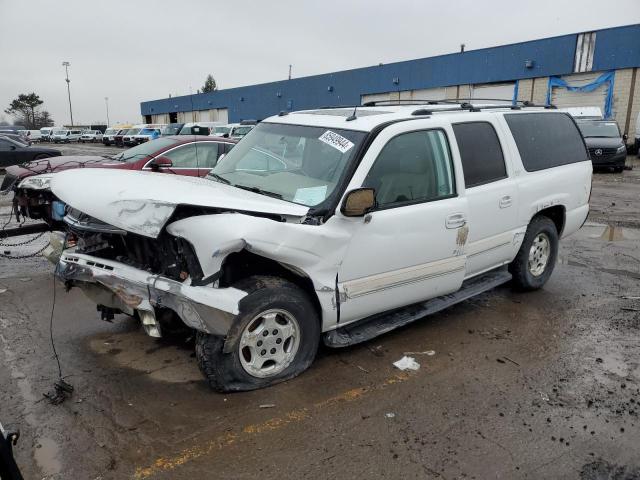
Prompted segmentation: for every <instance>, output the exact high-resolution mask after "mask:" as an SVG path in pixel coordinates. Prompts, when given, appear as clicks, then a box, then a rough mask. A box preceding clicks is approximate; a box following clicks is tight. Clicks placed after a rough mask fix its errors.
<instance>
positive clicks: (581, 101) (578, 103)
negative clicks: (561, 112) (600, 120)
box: [551, 73, 609, 111]
mask: <svg viewBox="0 0 640 480" xmlns="http://www.w3.org/2000/svg"><path fill="white" fill-rule="evenodd" d="M600 75H601V73H581V74H577V75H567V76H564V77H562V79H563V80H564V81H565V82H567V83H568V84H569V85H570V86H572V87H581V86H583V85H586V84H588V83H591V82H593V81H594V80H595V79H596V78H598V77H599V76H600ZM608 88H609V86H608V84H603V85H601V86H600V87H598V88H596V89H595V90H593V91H592V92H570V91H569V90H567V89H566V88H562V87H553V90H552V92H551V103H552V104H553V105H555V106H556V107H560V108H566V107H599V108H600V109H601V110H602V111H604V102H605V100H606V97H607V92H608Z"/></svg>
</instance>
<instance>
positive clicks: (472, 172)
mask: <svg viewBox="0 0 640 480" xmlns="http://www.w3.org/2000/svg"><path fill="white" fill-rule="evenodd" d="M453 131H454V133H455V134H456V141H457V142H458V148H459V149H460V157H461V159H462V169H463V170H464V183H465V185H466V186H467V188H469V187H475V186H477V185H484V184H485V183H489V182H495V181H496V180H500V179H502V178H506V176H507V170H506V168H505V166H504V156H503V155H502V147H501V146H500V141H499V140H498V134H496V131H495V130H494V128H493V126H492V125H491V124H490V123H487V122H468V123H456V124H454V125H453Z"/></svg>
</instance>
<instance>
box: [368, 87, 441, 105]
mask: <svg viewBox="0 0 640 480" xmlns="http://www.w3.org/2000/svg"><path fill="white" fill-rule="evenodd" d="M446 94H447V89H446V88H423V89H418V90H403V91H401V92H387V93H372V94H369V95H362V96H361V101H362V103H367V102H379V101H389V100H391V101H397V100H398V99H400V100H444V99H445V98H446Z"/></svg>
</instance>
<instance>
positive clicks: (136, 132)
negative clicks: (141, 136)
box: [125, 128, 140, 135]
mask: <svg viewBox="0 0 640 480" xmlns="http://www.w3.org/2000/svg"><path fill="white" fill-rule="evenodd" d="M138 132H140V129H139V128H130V129H129V130H127V131H126V132H125V135H137V134H138Z"/></svg>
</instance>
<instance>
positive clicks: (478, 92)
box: [460, 82, 516, 104]
mask: <svg viewBox="0 0 640 480" xmlns="http://www.w3.org/2000/svg"><path fill="white" fill-rule="evenodd" d="M515 86H516V84H515V83H514V82H510V83H489V84H484V85H472V86H471V98H478V99H480V98H490V99H496V100H499V102H498V103H500V104H502V103H503V102H504V103H511V102H512V101H513V90H514V88H515ZM460 94H461V95H462V92H461V93H460Z"/></svg>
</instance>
